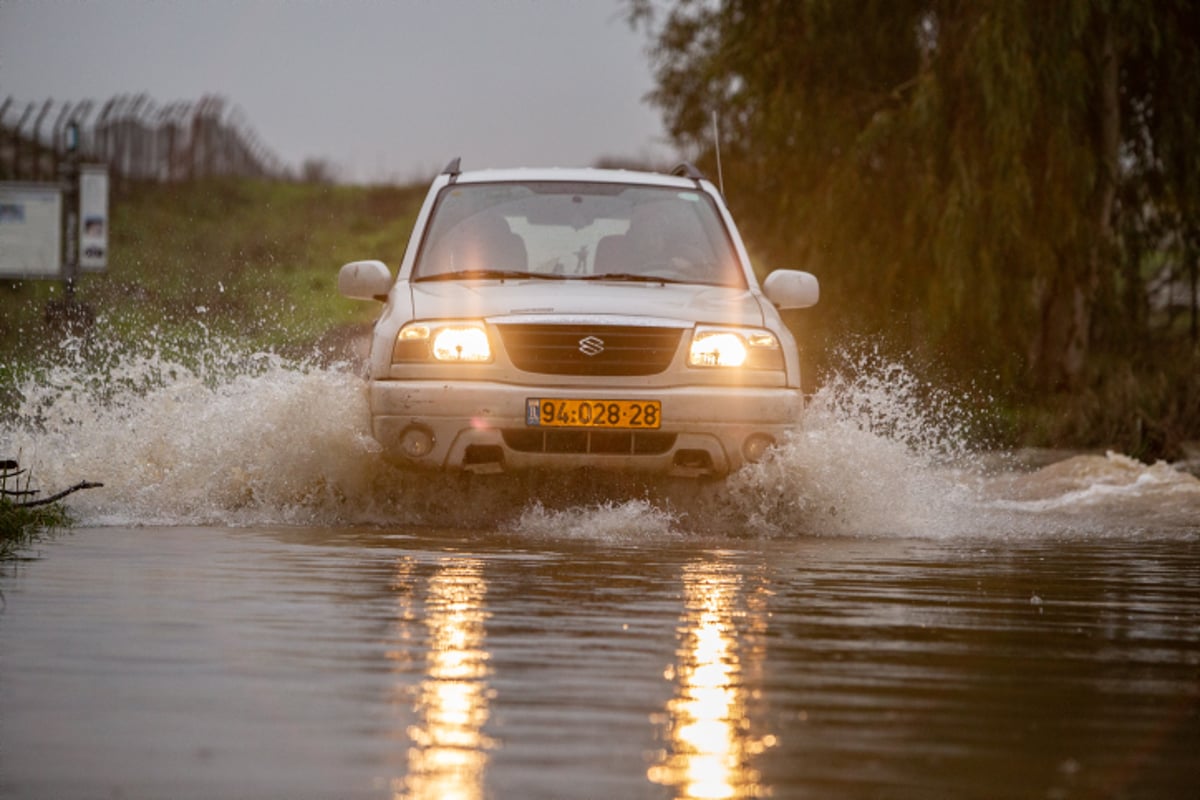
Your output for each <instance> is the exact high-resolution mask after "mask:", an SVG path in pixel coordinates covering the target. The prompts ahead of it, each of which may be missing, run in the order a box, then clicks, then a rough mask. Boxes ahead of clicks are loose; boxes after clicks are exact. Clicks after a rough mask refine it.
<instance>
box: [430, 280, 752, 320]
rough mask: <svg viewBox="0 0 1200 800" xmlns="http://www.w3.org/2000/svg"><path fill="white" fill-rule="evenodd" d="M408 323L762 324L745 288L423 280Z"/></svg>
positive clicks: (591, 282)
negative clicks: (540, 319)
mask: <svg viewBox="0 0 1200 800" xmlns="http://www.w3.org/2000/svg"><path fill="white" fill-rule="evenodd" d="M409 287H410V291H411V294H412V306H413V318H414V319H437V318H443V319H444V318H454V317H475V318H484V319H493V320H495V319H498V318H504V317H529V316H543V315H544V316H547V317H578V316H595V315H614V316H622V317H649V318H654V319H659V320H678V321H680V322H685V323H692V322H710V323H723V324H726V325H762V324H763V312H762V308H761V306H760V305H759V299H758V297H757V296H756V295H755V294H754V293H753V292H751V291H749V290H748V289H734V288H729V287H723V286H696V285H685V284H658V283H609V282H601V281H572V280H567V281H547V280H528V281H526V280H515V281H512V280H510V281H470V282H444V281H428V282H424V283H411V284H409Z"/></svg>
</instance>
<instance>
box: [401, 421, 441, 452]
mask: <svg viewBox="0 0 1200 800" xmlns="http://www.w3.org/2000/svg"><path fill="white" fill-rule="evenodd" d="M432 449H433V433H432V432H430V430H429V429H428V428H424V427H422V426H420V425H409V426H408V427H407V428H405V429H404V432H403V433H401V434H400V450H401V451H402V452H403V453H404V455H406V456H408V457H409V458H421V457H422V456H426V455H429V451H430V450H432Z"/></svg>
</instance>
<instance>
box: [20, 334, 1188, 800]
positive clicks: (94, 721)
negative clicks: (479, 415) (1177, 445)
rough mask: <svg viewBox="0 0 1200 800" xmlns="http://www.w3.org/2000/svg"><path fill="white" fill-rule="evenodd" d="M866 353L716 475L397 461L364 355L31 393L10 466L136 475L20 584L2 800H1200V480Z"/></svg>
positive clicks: (122, 478) (234, 358)
mask: <svg viewBox="0 0 1200 800" xmlns="http://www.w3.org/2000/svg"><path fill="white" fill-rule="evenodd" d="M89 363H90V362H89ZM867 366H868V367H870V368H864V369H862V370H860V371H859V372H858V373H857V374H848V375H839V376H835V377H834V378H833V379H831V380H830V381H828V383H827V384H826V386H825V387H824V388H823V389H822V390H821V392H819V393H818V395H817V396H816V397H815V398H814V400H813V403H812V404H811V406H810V410H809V413H808V415H807V417H806V419H805V420H804V425H803V427H802V428H801V429H800V430H798V431H797V433H796V435H795V436H794V437H793V438H792V439H790V440H789V441H787V442H785V443H783V444H782V446H781V447H780V448H779V449H778V451H777V452H776V453H775V454H774V456H773V458H771V459H770V460H769V461H767V462H766V463H764V464H762V465H758V466H756V467H754V468H750V469H747V470H745V471H743V472H741V473H739V474H737V475H735V476H732V477H731V478H729V479H728V480H726V481H724V482H721V483H719V484H714V483H686V482H680V483H671V484H666V483H639V482H636V481H634V480H632V479H627V478H621V479H616V478H613V479H609V478H605V477H604V476H600V475H588V474H584V475H575V476H571V477H569V478H563V477H556V476H537V477H531V478H528V479H521V480H510V479H499V480H457V479H451V478H445V477H438V476H434V477H420V476H417V477H414V476H408V475H403V474H399V473H396V472H394V471H392V470H390V469H389V468H387V467H386V466H384V465H383V464H382V462H381V461H379V460H378V456H377V454H376V453H375V452H374V449H373V446H372V444H371V442H370V440H369V437H367V436H366V435H365V431H366V422H365V413H366V412H365V408H364V407H363V404H362V398H361V389H362V386H361V379H360V378H359V377H358V376H357V375H356V373H355V370H354V368H353V367H351V366H347V365H337V364H335V365H333V366H317V365H312V364H304V363H294V362H289V361H287V360H284V359H280V358H277V357H274V356H268V355H254V354H252V355H251V356H244V355H242V354H239V353H237V352H236V350H234V351H232V352H231V354H228V355H225V356H217V355H214V356H212V357H211V358H209V359H208V360H207V361H206V362H204V363H203V364H201V365H200V366H196V365H195V364H194V363H192V364H191V365H189V366H183V365H182V364H181V363H179V362H177V361H174V360H172V359H170V358H167V357H166V356H164V355H163V354H161V353H156V354H151V355H142V356H132V357H131V356H124V357H122V358H114V359H112V360H109V361H107V362H105V363H104V365H103V369H102V370H101V369H100V368H96V369H95V371H92V372H89V371H88V369H81V368H80V366H79V364H74V365H72V364H70V363H64V364H63V365H62V368H61V370H59V369H57V368H55V369H51V370H49V371H48V372H47V373H46V374H42V375H39V376H37V377H36V378H35V379H30V380H29V381H28V382H26V383H24V384H23V385H22V386H21V387H20V393H19V407H18V408H17V409H16V411H15V412H11V413H7V414H6V416H5V418H4V419H3V421H2V423H0V451H4V453H0V455H4V454H6V453H14V454H19V456H20V459H21V461H22V463H24V464H26V465H29V466H32V467H33V469H34V474H35V476H36V478H37V480H38V483H39V484H40V485H43V486H45V487H46V488H47V489H53V488H58V487H61V486H65V485H69V484H71V483H75V482H77V481H79V480H84V479H88V480H98V481H103V482H104V483H105V486H104V488H102V489H94V490H90V491H87V492H81V493H79V494H76V495H73V496H72V497H71V499H70V501H69V507H70V508H71V510H72V512H73V513H74V515H75V516H76V518H77V519H78V520H79V523H80V524H79V526H78V527H77V528H75V529H74V530H72V531H70V532H68V533H63V534H59V535H56V536H54V537H52V538H50V539H49V540H47V541H44V542H43V543H41V544H39V545H38V546H37V547H36V548H34V550H33V551H31V552H30V553H28V554H27V555H29V556H32V558H31V559H30V560H24V561H19V562H12V563H9V564H7V565H4V566H3V567H0V591H2V592H3V598H2V599H0V798H168V797H169V798H289V800H296V799H297V798H439V799H441V798H464V799H467V798H617V797H620V798H742V797H776V798H827V797H849V798H859V797H862V798H926V797H979V798H993V797H1020V798H1026V797H1038V798H1042V797H1044V798H1107V797H1115V798H1126V797H1129V798H1143V797H1149V798H1180V797H1196V796H1198V794H1200V480H1198V479H1197V478H1195V477H1194V476H1193V475H1191V474H1189V472H1188V471H1186V470H1185V469H1182V468H1180V466H1179V465H1175V466H1173V465H1168V464H1156V465H1145V464H1141V463H1138V462H1136V461H1134V460H1132V459H1129V458H1126V457H1124V456H1121V455H1117V454H1107V455H1106V454H1088V455H1075V456H1069V457H1068V456H1066V455H1059V456H1054V457H1045V456H1044V455H1041V454H1039V455H1038V456H1037V457H1034V456H1032V455H1029V454H996V453H992V452H982V451H977V450H974V449H972V445H971V444H970V436H969V435H968V434H967V433H966V429H967V428H968V427H969V423H970V419H969V417H970V414H967V413H964V412H961V411H960V410H959V406H958V405H956V403H955V400H954V399H953V398H946V397H943V396H940V395H938V393H937V392H935V391H931V390H929V388H928V387H922V386H920V384H919V382H918V381H915V380H914V379H913V378H912V377H911V376H909V375H908V374H907V373H906V372H905V371H904V370H903V369H901V368H899V367H894V366H890V365H882V367H880V365H878V364H868V365H867Z"/></svg>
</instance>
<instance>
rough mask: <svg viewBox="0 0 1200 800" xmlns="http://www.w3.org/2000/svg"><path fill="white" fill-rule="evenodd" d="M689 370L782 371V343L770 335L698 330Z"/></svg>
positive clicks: (743, 331)
mask: <svg viewBox="0 0 1200 800" xmlns="http://www.w3.org/2000/svg"><path fill="white" fill-rule="evenodd" d="M688 366H692V367H746V368H747V369H782V368H783V355H782V353H781V352H780V349H779V340H778V339H776V338H775V334H773V333H771V332H770V331H764V330H755V329H746V330H740V329H737V328H697V329H696V332H695V333H694V334H693V335H692V345H691V347H690V348H689V350H688Z"/></svg>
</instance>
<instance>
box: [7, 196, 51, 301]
mask: <svg viewBox="0 0 1200 800" xmlns="http://www.w3.org/2000/svg"><path fill="white" fill-rule="evenodd" d="M62 216H63V215H62V190H61V189H60V188H59V187H58V186H57V185H56V184H48V183H7V182H6V183H0V278H57V277H59V276H60V275H61V274H62Z"/></svg>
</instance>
